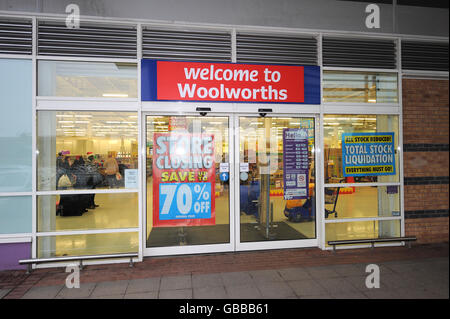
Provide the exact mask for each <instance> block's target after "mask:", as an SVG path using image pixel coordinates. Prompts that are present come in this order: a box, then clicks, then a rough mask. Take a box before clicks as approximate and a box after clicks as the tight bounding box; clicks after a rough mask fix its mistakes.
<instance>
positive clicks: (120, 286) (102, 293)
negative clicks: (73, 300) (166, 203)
mask: <svg viewBox="0 0 450 319" xmlns="http://www.w3.org/2000/svg"><path fill="white" fill-rule="evenodd" d="M127 286H128V280H117V281H105V282H100V283H97V285H96V286H95V288H94V290H93V291H92V294H91V295H90V298H100V297H107V296H115V295H122V296H123V295H124V294H125V292H126V290H127Z"/></svg>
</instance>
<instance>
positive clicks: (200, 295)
mask: <svg viewBox="0 0 450 319" xmlns="http://www.w3.org/2000/svg"><path fill="white" fill-rule="evenodd" d="M193 297H194V299H227V298H228V295H227V292H226V291H225V287H224V286H214V287H211V286H209V287H201V288H194V289H193Z"/></svg>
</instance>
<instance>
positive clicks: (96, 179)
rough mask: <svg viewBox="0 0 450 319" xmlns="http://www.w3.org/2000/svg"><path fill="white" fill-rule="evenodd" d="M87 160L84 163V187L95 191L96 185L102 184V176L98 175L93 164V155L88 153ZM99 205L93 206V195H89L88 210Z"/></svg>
mask: <svg viewBox="0 0 450 319" xmlns="http://www.w3.org/2000/svg"><path fill="white" fill-rule="evenodd" d="M87 155H88V158H87V161H86V172H87V176H88V177H87V183H86V187H87V188H88V189H95V188H96V187H97V186H98V185H100V184H101V183H102V182H103V176H102V174H100V172H99V171H98V168H97V164H96V163H95V157H94V155H92V154H90V153H88V154H87ZM98 206H99V205H97V204H95V194H89V200H88V209H95V208H96V207H98Z"/></svg>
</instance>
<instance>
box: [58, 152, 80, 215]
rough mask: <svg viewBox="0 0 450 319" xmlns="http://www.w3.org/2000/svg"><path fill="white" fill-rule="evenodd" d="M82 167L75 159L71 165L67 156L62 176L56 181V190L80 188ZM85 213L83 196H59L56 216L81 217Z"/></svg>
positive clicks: (78, 160)
mask: <svg viewBox="0 0 450 319" xmlns="http://www.w3.org/2000/svg"><path fill="white" fill-rule="evenodd" d="M82 165H84V160H83V161H81V160H80V159H79V158H77V159H76V160H75V161H74V162H73V163H72V160H71V158H70V157H69V156H66V157H65V158H64V162H63V164H62V167H63V169H64V175H62V176H61V177H60V179H59V180H58V189H67V188H69V187H74V188H80V187H81V185H82V184H83V178H84V177H83V176H82ZM85 212H87V209H86V207H85V197H83V195H61V196H60V200H59V203H58V204H57V209H56V215H60V216H81V215H82V214H83V213H85Z"/></svg>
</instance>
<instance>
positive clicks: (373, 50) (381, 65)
mask: <svg viewBox="0 0 450 319" xmlns="http://www.w3.org/2000/svg"><path fill="white" fill-rule="evenodd" d="M322 51H323V65H324V66H330V67H350V68H377V69H395V68H397V62H396V61H397V54H396V46H395V43H394V41H389V40H355V39H348V38H347V39H343V38H329V37H324V38H323V41H322Z"/></svg>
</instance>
